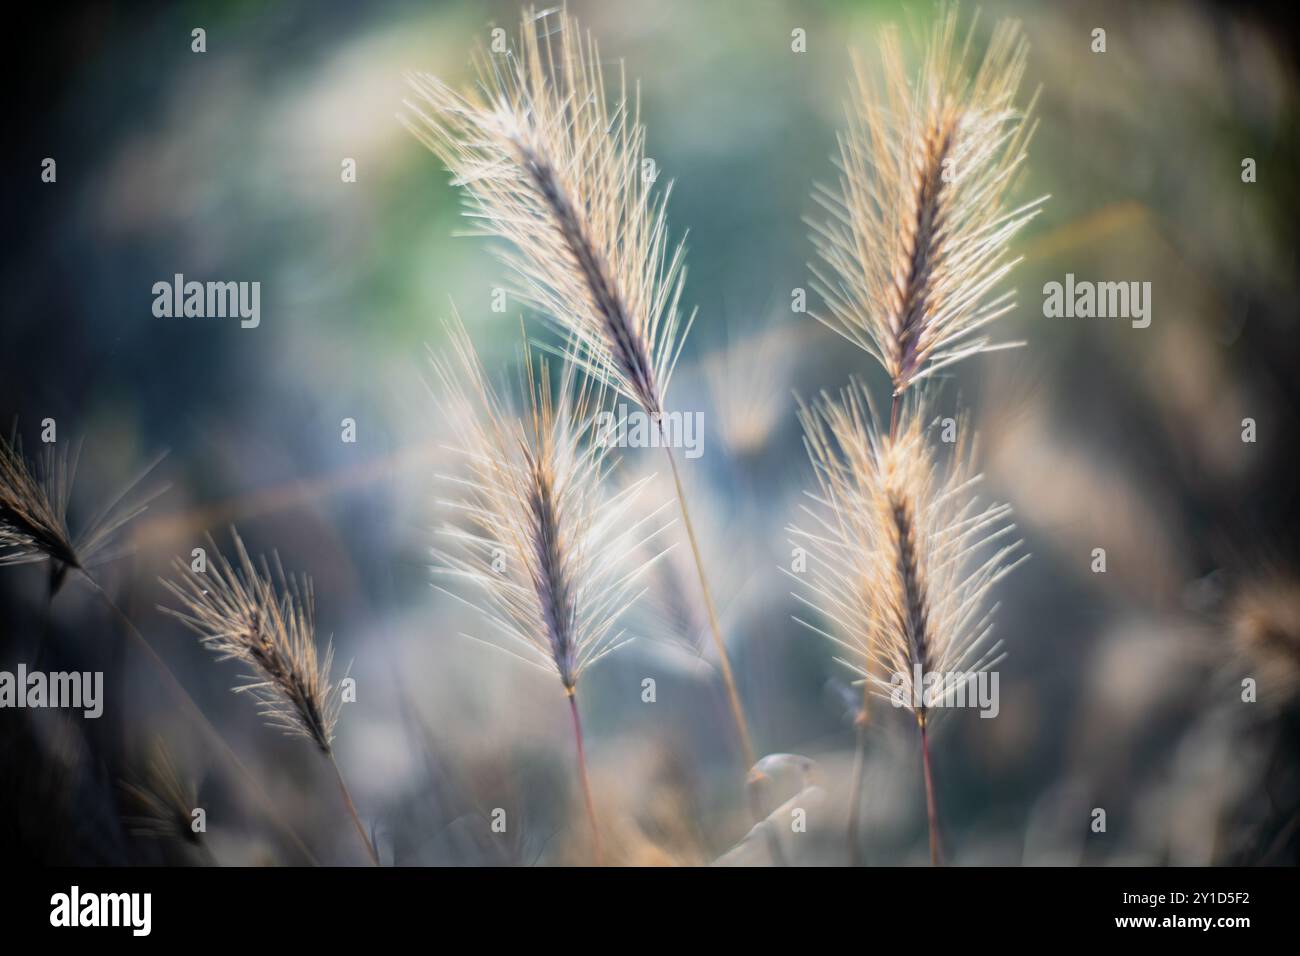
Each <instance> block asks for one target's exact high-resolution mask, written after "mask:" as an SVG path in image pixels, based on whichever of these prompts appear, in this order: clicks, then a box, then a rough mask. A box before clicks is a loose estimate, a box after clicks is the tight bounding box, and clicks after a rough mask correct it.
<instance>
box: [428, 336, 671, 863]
mask: <svg viewBox="0 0 1300 956" xmlns="http://www.w3.org/2000/svg"><path fill="white" fill-rule="evenodd" d="M448 338H449V343H450V354H449V355H447V356H438V355H435V356H433V357H432V363H433V369H434V374H435V378H436V397H437V401H438V404H439V408H440V410H441V412H442V414H443V417H444V418H445V420H446V422H447V423H448V424H449V425H450V426H451V428H452V429H453V432H454V436H455V439H454V440H455V448H454V450H455V451H456V452H457V453H458V454H459V456H460V457H461V458H462V459H463V464H464V468H463V474H461V475H460V476H458V477H456V478H453V479H449V481H450V482H451V487H452V488H454V489H455V491H456V494H455V496H454V497H453V498H452V499H451V500H450V501H448V502H447V504H449V505H450V506H451V508H452V509H453V514H454V520H453V522H452V524H451V526H450V527H449V528H448V529H447V530H446V533H445V536H446V540H447V544H446V546H444V547H440V548H438V549H437V550H436V551H435V560H436V566H435V571H436V573H438V574H439V575H440V576H441V577H443V578H444V579H445V580H446V581H447V587H446V590H447V591H448V592H449V593H451V594H452V595H453V596H455V597H458V598H460V599H461V600H463V601H465V602H466V603H467V604H469V605H471V606H472V607H474V608H476V609H477V610H479V611H480V612H481V613H482V614H483V615H484V616H485V617H486V618H487V620H488V621H489V623H490V624H491V625H492V628H493V632H494V633H493V635H492V638H491V639H490V640H489V643H492V644H494V645H495V646H498V647H500V648H501V649H502V650H505V651H507V652H509V653H511V654H512V655H514V656H515V657H518V658H519V659H521V660H523V661H525V662H527V663H529V664H532V665H534V666H535V667H538V668H540V669H542V670H544V671H548V672H550V673H552V674H554V675H555V676H556V677H557V678H558V679H559V682H560V685H561V687H562V688H563V689H564V693H565V695H566V696H567V697H568V698H569V705H570V711H571V715H572V718H573V726H574V735H575V740H576V744H577V749H578V768H579V776H580V782H581V784H582V789H583V794H584V797H585V799H586V803H587V811H588V815H589V816H590V819H591V825H592V829H593V834H594V836H595V840H596V846H597V852H598V854H599V846H600V830H599V827H598V825H597V823H596V816H595V809H594V804H593V803H592V799H591V790H590V786H589V784H588V781H587V774H586V757H585V752H584V749H583V742H582V729H581V724H580V722H579V718H578V708H577V700H576V697H577V688H578V682H579V680H580V678H581V677H582V675H583V673H584V672H585V671H586V669H587V668H588V667H590V666H591V665H593V664H594V663H596V662H597V661H598V660H600V659H601V658H602V657H604V656H605V655H606V654H609V653H611V652H612V651H614V650H616V649H617V648H618V647H620V646H622V645H623V644H624V643H626V641H627V639H628V638H627V637H626V636H625V634H624V632H623V631H622V630H621V629H620V628H619V620H620V618H621V617H622V615H623V614H624V612H625V611H626V610H627V609H628V608H629V607H630V606H631V605H632V603H633V602H634V601H635V600H636V599H637V598H638V597H639V595H640V591H641V585H640V583H639V578H640V575H641V572H642V571H643V570H644V569H645V568H646V567H647V566H648V564H649V561H651V560H654V558H653V557H651V558H649V559H647V558H645V557H644V552H643V551H642V549H641V545H642V544H643V543H644V542H645V541H646V540H647V539H649V538H652V537H653V536H654V535H655V534H656V533H657V531H658V528H657V527H654V526H653V525H652V522H653V521H654V520H655V516H656V515H657V514H658V510H655V511H651V512H650V513H649V514H648V515H644V516H642V517H640V518H634V517H632V513H633V512H632V506H633V505H634V504H635V496H636V494H637V492H638V491H639V489H640V488H641V486H642V485H643V482H637V483H635V484H632V485H630V486H628V487H627V488H626V489H624V490H623V491H621V492H619V493H618V494H614V495H606V493H605V475H606V473H607V469H608V467H609V465H610V459H609V458H608V457H607V450H608V446H607V445H606V444H604V443H602V442H601V441H600V435H599V432H598V430H597V428H596V424H595V423H596V419H595V417H594V412H595V406H596V405H598V404H599V403H598V402H595V401H593V400H592V394H593V393H592V392H591V390H590V389H589V388H586V387H583V388H577V389H575V388H574V387H573V383H572V382H571V380H570V378H569V377H566V378H565V380H564V381H563V384H562V385H561V387H560V388H559V389H558V390H554V389H552V386H551V383H550V379H549V378H548V375H547V368H546V365H545V363H542V364H541V365H540V367H538V366H535V365H534V364H533V360H532V358H531V357H529V358H528V360H527V362H526V368H525V385H524V391H525V396H524V398H525V409H524V411H523V413H522V415H517V414H516V413H515V412H514V411H512V410H511V409H510V408H508V407H507V404H506V403H505V402H504V401H503V400H502V399H501V397H500V396H499V395H498V394H497V392H496V391H495V390H494V389H493V387H492V386H491V384H490V383H489V382H488V380H487V377H486V375H485V373H484V371H483V368H482V366H481V364H480V363H479V360H478V357H477V355H476V354H475V352H474V349H473V346H472V344H471V343H470V340H469V338H468V336H467V335H466V333H465V331H464V328H463V327H462V326H461V325H460V323H459V322H454V323H451V324H450V325H449V326H448ZM637 554H642V558H641V559H639V560H632V559H633V556H634V555H637Z"/></svg>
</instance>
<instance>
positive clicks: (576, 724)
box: [568, 688, 605, 866]
mask: <svg viewBox="0 0 1300 956" xmlns="http://www.w3.org/2000/svg"><path fill="white" fill-rule="evenodd" d="M568 696H569V713H571V714H572V715H573V739H574V741H575V742H576V743H577V745H578V779H579V780H580V781H581V782H582V798H583V800H584V801H586V804H587V819H588V820H589V821H590V822H591V835H592V838H593V839H594V840H595V854H596V865H597V866H603V865H604V862H605V848H604V845H603V843H602V841H601V837H600V824H599V823H597V822H596V802H595V801H594V800H592V799H591V781H590V780H588V779H587V751H586V748H584V747H583V745H582V720H581V719H580V718H579V717H578V694H577V692H576V691H575V690H573V689H572V688H569V690H568Z"/></svg>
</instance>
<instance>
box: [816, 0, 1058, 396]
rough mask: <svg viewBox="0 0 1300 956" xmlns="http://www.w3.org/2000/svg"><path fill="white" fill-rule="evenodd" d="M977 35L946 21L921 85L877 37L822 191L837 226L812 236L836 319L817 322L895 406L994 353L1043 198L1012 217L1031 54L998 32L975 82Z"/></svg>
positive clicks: (1011, 29)
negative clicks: (885, 379)
mask: <svg viewBox="0 0 1300 956" xmlns="http://www.w3.org/2000/svg"><path fill="white" fill-rule="evenodd" d="M973 30H974V26H973V25H972V28H971V31H972V32H971V34H970V35H968V36H967V37H966V39H965V40H964V41H961V42H960V43H959V41H958V18H957V13H956V10H955V9H950V10H949V11H948V12H947V13H946V14H945V15H944V16H941V17H940V18H939V20H938V21H937V22H936V24H935V26H934V27H933V30H932V32H931V35H930V38H929V42H928V45H927V47H926V52H925V58H924V62H923V63H922V65H921V68H920V70H919V74H918V75H917V77H916V79H914V80H913V79H911V78H909V75H908V72H907V68H906V67H905V65H904V59H903V55H902V52H901V49H900V45H899V41H898V37H897V35H896V33H895V32H894V31H893V30H892V29H886V30H885V31H883V32H882V34H881V37H880V44H879V47H880V57H879V63H880V67H879V71H878V76H877V75H873V74H872V73H871V72H869V71H868V70H867V69H866V68H865V67H864V66H863V64H862V62H861V61H860V60H858V59H857V58H855V72H856V77H857V84H856V88H855V90H854V97H853V99H854V102H853V104H852V105H851V106H850V108H849V126H848V129H847V131H846V132H845V133H843V134H842V135H841V136H840V155H839V159H838V163H837V165H838V167H839V170H840V181H839V184H838V187H834V188H833V187H827V186H822V185H819V186H818V187H817V188H816V191H815V198H816V200H817V202H818V203H819V205H821V206H822V207H823V208H824V209H825V210H826V211H827V212H828V213H829V218H828V219H827V220H826V221H825V222H821V223H812V227H813V230H814V232H813V241H814V243H815V245H816V247H817V252H818V255H819V256H820V258H821V260H822V264H821V265H820V266H814V267H813V273H814V276H815V279H816V283H815V285H816V288H817V291H818V294H819V295H821V296H822V298H823V300H824V301H825V302H826V305H827V308H828V314H825V315H819V316H818V319H819V320H820V321H821V322H823V323H824V324H825V325H826V326H828V327H829V328H831V329H832V330H834V331H836V332H838V333H839V334H841V335H843V336H844V337H845V338H847V339H848V340H849V341H851V342H853V343H854V344H855V345H857V346H858V347H860V348H862V349H864V350H865V351H867V352H869V353H870V354H871V355H873V356H874V357H875V358H876V359H877V360H878V361H879V362H880V363H881V365H882V366H883V367H884V368H885V371H886V372H888V374H889V376H890V379H891V380H892V382H893V387H894V394H896V395H901V394H902V393H903V392H905V391H906V390H907V389H908V388H909V387H910V386H912V385H913V384H915V383H916V382H918V381H921V380H923V379H925V378H927V377H928V376H930V375H932V374H933V373H934V372H936V371H937V370H939V369H941V368H944V367H945V366H947V365H950V364H952V363H953V362H957V361H959V360H961V359H963V358H966V357H967V356H970V355H974V354H977V353H979V352H987V351H992V350H995V349H999V348H1008V347H1011V346H1014V345H1020V344H1023V343H1019V342H1011V343H1001V344H994V343H993V341H992V340H991V339H990V338H989V336H988V335H987V334H986V332H985V330H986V328H987V326H988V325H989V324H990V323H991V322H993V321H994V320H995V319H997V318H998V317H1000V316H1002V315H1005V314H1006V313H1007V312H1009V311H1010V310H1011V308H1012V307H1013V299H1012V293H1011V292H1009V291H1008V292H998V291H997V287H998V285H999V284H1000V283H1001V282H1002V280H1003V279H1004V278H1005V277H1006V275H1007V273H1008V272H1009V271H1010V270H1011V268H1012V266H1014V265H1015V262H1014V261H1012V260H1010V259H1009V258H1008V252H1007V247H1008V244H1009V243H1010V240H1011V238H1012V237H1013V236H1014V235H1015V234H1016V233H1017V232H1019V230H1020V229H1021V228H1022V227H1023V226H1024V225H1025V224H1026V223H1027V222H1029V220H1030V219H1032V218H1033V217H1034V216H1035V215H1037V214H1038V211H1039V206H1040V204H1041V203H1042V202H1043V199H1045V198H1046V197H1042V198H1039V199H1035V200H1033V201H1031V202H1029V203H1026V204H1025V205H1022V206H1019V207H1016V208H1008V206H1007V203H1006V197H1007V196H1008V194H1009V192H1010V191H1011V189H1012V188H1013V186H1014V184H1015V180H1016V178H1017V175H1018V173H1019V170H1020V168H1021V166H1022V164H1023V163H1024V160H1025V157H1026V154H1027V152H1026V151H1027V146H1028V142H1029V139H1030V137H1031V135H1032V132H1033V125H1034V124H1033V123H1032V122H1031V121H1030V120H1029V118H1028V117H1029V115H1030V114H1031V112H1032V104H1031V106H1030V107H1029V108H1028V109H1025V110H1020V109H1018V108H1017V107H1016V105H1015V99H1016V94H1017V90H1018V89H1019V86H1020V82H1021V79H1022V77H1023V75H1024V72H1025V65H1026V60H1027V54H1028V47H1027V44H1026V43H1025V41H1024V39H1023V36H1022V34H1021V32H1020V28H1019V25H1018V24H1017V23H1015V22H1014V21H1003V22H1002V23H1000V24H998V26H997V27H996V28H995V29H994V31H993V35H992V37H991V39H990V41H989V45H988V47H987V49H986V50H985V52H984V56H983V58H982V60H981V61H980V62H979V65H978V67H977V68H976V69H975V71H974V75H973V77H971V76H968V75H967V71H968V61H969V59H970V47H971V44H972V40H973Z"/></svg>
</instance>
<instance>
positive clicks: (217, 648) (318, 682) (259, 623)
mask: <svg viewBox="0 0 1300 956" xmlns="http://www.w3.org/2000/svg"><path fill="white" fill-rule="evenodd" d="M231 537H232V538H233V540H234V546H235V556H236V558H235V563H233V564H232V563H231V562H230V561H229V560H228V559H227V558H226V557H225V555H223V554H222V553H221V552H220V550H219V549H218V548H217V544H216V542H215V541H214V540H213V539H212V537H211V536H210V535H209V536H208V538H207V541H208V551H209V552H210V554H211V557H210V559H209V560H208V562H207V564H206V567H205V568H204V569H203V570H196V569H195V567H194V566H193V565H192V564H191V563H190V562H188V561H186V560H184V559H182V558H177V559H176V560H175V563H174V570H175V573H176V577H175V579H174V580H170V581H164V582H163V584H164V586H165V587H166V588H167V590H168V591H170V592H171V594H172V595H173V596H174V597H175V598H176V600H177V601H178V602H179V603H180V605H181V607H180V609H175V608H163V609H162V610H163V611H164V612H165V613H167V614H170V615H171V616H173V617H175V618H176V619H177V620H179V621H181V622H182V623H183V624H185V625H186V626H187V627H189V628H190V629H191V630H192V631H194V632H195V633H196V634H198V635H199V640H200V641H201V642H202V643H203V646H204V647H206V648H208V650H211V651H213V652H214V653H216V654H217V656H218V659H219V660H223V661H224V660H237V661H239V662H240V663H242V664H244V665H245V666H247V667H248V668H249V671H250V673H249V674H248V676H247V681H246V682H245V683H243V684H240V685H239V686H237V687H236V688H235V691H236V692H237V693H244V692H246V693H249V694H251V695H252V696H253V697H255V698H256V699H257V701H258V703H259V705H260V711H261V713H262V715H263V717H265V718H266V720H267V721H268V722H269V723H270V724H271V725H273V726H275V727H279V728H280V729H281V730H284V731H285V732H286V733H288V734H290V735H292V736H299V737H305V738H307V739H308V740H310V741H312V742H313V743H314V744H316V746H317V748H319V750H320V751H321V753H322V754H324V755H325V757H326V758H328V760H329V761H330V764H331V766H332V767H333V768H334V771H335V774H336V775H337V777H338V782H339V787H340V789H341V790H342V793H343V798H344V802H345V803H346V805H347V809H348V811H349V813H350V814H351V816H352V819H353V823H354V824H355V826H356V828H357V832H358V834H360V836H361V839H362V841H363V842H364V843H365V846H366V851H367V852H368V853H369V855H370V857H371V860H372V861H373V862H374V863H376V864H378V862H379V858H378V855H377V854H376V852H375V849H374V846H373V845H372V843H371V842H370V838H369V836H367V834H366V831H365V828H364V827H363V826H362V824H361V820H360V818H359V817H358V816H357V812H356V808H355V806H354V805H353V803H352V796H351V794H350V793H349V791H348V788H347V785H346V783H345V782H344V780H343V774H342V771H341V770H340V769H339V766H338V762H337V760H336V759H335V757H334V748H333V742H334V728H335V726H336V724H337V723H338V717H339V708H340V706H341V694H340V689H339V687H338V685H336V684H335V683H333V681H332V680H331V679H330V666H331V664H332V662H333V658H334V652H333V648H332V646H330V645H329V644H326V648H325V652H324V654H323V655H322V654H320V653H318V651H317V649H316V612H315V593H314V591H313V589H312V583H311V579H310V578H308V577H305V576H304V577H301V578H299V577H295V576H293V575H286V574H285V573H284V568H283V566H282V565H281V564H280V559H279V556H278V555H275V556H273V562H272V563H268V562H267V560H266V559H265V558H262V559H260V560H259V561H257V562H254V560H253V558H252V557H251V556H250V555H249V553H248V551H247V549H246V548H245V547H244V542H243V541H242V540H241V539H240V537H239V534H238V533H237V532H236V531H235V530H234V529H233V528H232V529H231ZM272 569H274V574H273V572H272Z"/></svg>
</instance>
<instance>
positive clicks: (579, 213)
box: [401, 11, 690, 413]
mask: <svg viewBox="0 0 1300 956" xmlns="http://www.w3.org/2000/svg"><path fill="white" fill-rule="evenodd" d="M552 14H554V15H552ZM478 78H479V83H478V88H477V89H475V90H474V91H472V92H469V93H467V94H465V95H462V94H460V93H457V92H455V91H454V90H452V89H451V88H450V87H448V86H447V85H446V84H445V83H443V82H442V81H441V80H439V79H438V78H436V77H434V76H430V75H428V74H425V73H416V74H413V75H411V76H410V77H409V81H410V84H411V86H412V88H413V89H414V91H415V96H416V98H415V100H413V101H406V102H405V106H406V108H407V113H406V114H405V115H403V116H402V117H401V119H402V122H403V123H404V124H405V125H406V126H407V128H408V129H410V130H411V132H412V133H414V134H415V135H416V136H417V137H418V138H419V139H420V140H421V141H422V142H423V143H425V144H426V145H427V146H428V147H429V148H430V149H431V150H433V151H434V152H435V153H436V154H437V155H438V156H439V157H440V158H441V159H442V160H443V161H444V162H445V163H446V165H447V167H448V169H450V171H451V172H452V174H453V176H454V181H455V182H456V183H457V184H458V185H460V186H463V187H464V189H465V194H466V198H467V203H468V210H467V215H469V216H470V217H471V218H473V219H474V220H476V222H477V223H478V225H479V227H480V228H481V230H482V232H483V233H484V234H486V235H491V236H496V237H499V238H501V239H504V240H506V241H507V242H508V244H509V247H508V249H507V250H505V251H504V252H503V257H504V258H505V260H506V261H507V262H508V263H509V264H510V266H511V267H512V268H513V269H514V271H515V272H517V274H518V275H519V277H520V278H521V279H522V284H523V288H522V289H521V290H520V291H521V292H522V294H523V295H524V296H526V297H527V298H528V299H529V300H531V301H532V302H533V303H535V304H536V305H537V306H538V308H539V309H540V310H541V311H542V313H543V314H544V316H545V317H546V318H547V319H548V320H549V321H550V322H551V323H552V324H553V325H555V326H556V327H557V328H558V329H559V330H560V331H561V332H562V333H563V334H564V335H565V336H566V337H567V338H568V340H569V342H570V345H569V348H570V352H571V357H572V358H573V360H574V361H575V362H577V363H578V364H580V365H581V366H583V367H584V368H586V369H587V370H588V371H589V372H591V373H592V374H594V375H596V376H597V377H598V378H599V379H600V380H602V381H604V382H606V383H608V384H609V385H612V386H613V387H614V388H616V389H617V390H618V391H619V392H621V393H622V394H624V395H626V396H627V397H629V398H630V399H631V400H633V401H635V402H638V403H640V404H641V405H642V406H643V407H644V408H645V410H646V411H647V412H652V413H653V412H658V411H661V410H662V409H663V403H664V397H665V393H666V392H667V389H668V382H669V379H670V378H671V376H672V371H673V366H674V364H675V363H676V360H677V355H678V352H679V351H680V349H681V344H682V342H683V341H684V338H685V334H686V331H687V328H688V327H689V324H690V322H689V320H687V321H686V322H683V320H682V317H681V313H680V311H679V308H678V300H679V299H680V296H681V292H682V280H683V272H682V255H683V248H682V246H681V245H677V246H670V244H669V241H668V227H667V222H666V220H665V215H664V206H665V203H666V202H667V195H668V190H664V191H663V192H662V193H660V194H658V195H656V194H655V193H654V191H653V190H652V185H653V183H652V181H651V177H650V176H648V175H647V168H646V165H645V129H644V127H643V126H642V125H641V123H640V120H639V118H638V112H639V108H638V105H637V103H636V100H635V97H633V98H632V99H631V100H629V97H628V94H627V85H626V81H625V79H624V78H623V76H622V75H621V72H620V76H619V79H618V83H617V88H616V90H615V91H614V93H613V95H612V98H611V97H610V96H607V94H606V87H605V78H604V75H603V72H602V67H601V63H600V57H599V54H598V52H597V49H596V44H595V41H594V40H593V39H591V37H590V36H589V35H587V34H585V33H583V32H582V31H581V29H580V28H579V27H578V25H577V23H576V22H575V21H574V20H573V18H572V17H570V16H568V15H567V14H566V13H564V12H563V11H560V12H558V13H555V12H554V11H547V12H544V13H540V14H538V13H534V12H532V11H529V12H526V13H525V14H524V19H523V26H522V29H521V31H520V37H519V46H518V49H516V50H513V51H511V52H510V53H507V54H488V53H480V55H479V57H478Z"/></svg>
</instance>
